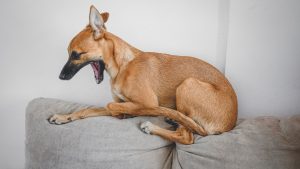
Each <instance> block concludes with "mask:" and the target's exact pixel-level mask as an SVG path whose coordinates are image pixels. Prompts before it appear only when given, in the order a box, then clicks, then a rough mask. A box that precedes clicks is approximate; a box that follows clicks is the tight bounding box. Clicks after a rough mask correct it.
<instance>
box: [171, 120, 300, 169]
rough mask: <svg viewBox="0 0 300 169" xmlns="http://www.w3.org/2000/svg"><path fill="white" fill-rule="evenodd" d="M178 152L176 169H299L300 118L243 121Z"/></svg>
mask: <svg viewBox="0 0 300 169" xmlns="http://www.w3.org/2000/svg"><path fill="white" fill-rule="evenodd" d="M176 149H177V151H176V154H174V157H173V158H174V161H173V168H175V169H199V168H205V169H216V168H224V169H243V168H246V169H248V168H249V169H277V168H278V169H299V168H300V115H299V116H294V117H293V118H289V119H281V120H279V119H276V118H274V117H259V118H256V119H251V120H250V119H249V120H240V121H239V122H238V125H237V127H236V128H235V129H234V130H232V131H230V132H226V133H223V134H221V135H212V136H207V137H200V136H196V138H195V144H193V145H180V144H177V145H176Z"/></svg>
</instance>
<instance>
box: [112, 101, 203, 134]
mask: <svg viewBox="0 0 300 169" xmlns="http://www.w3.org/2000/svg"><path fill="white" fill-rule="evenodd" d="M107 108H108V110H110V111H111V112H112V113H113V116H115V115H118V114H119V113H122V112H126V114H130V115H135V116H164V117H167V118H170V119H172V120H175V121H177V122H178V123H180V124H181V125H183V126H185V127H186V128H188V129H191V130H192V131H194V132H196V133H198V134H200V135H202V136H206V135H207V133H206V131H205V130H204V129H203V127H202V126H200V125H199V124H197V123H196V122H195V121H194V120H193V119H191V118H190V117H188V116H186V115H184V114H183V113H181V112H179V111H176V110H173V109H170V108H166V107H153V108H144V107H143V106H142V105H140V104H137V103H133V102H123V103H110V104H108V106H107Z"/></svg>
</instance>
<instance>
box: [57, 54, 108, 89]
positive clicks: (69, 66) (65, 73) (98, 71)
mask: <svg viewBox="0 0 300 169" xmlns="http://www.w3.org/2000/svg"><path fill="white" fill-rule="evenodd" d="M88 64H90V65H91V66H92V68H93V71H94V75H95V80H96V83H97V84H99V83H100V82H102V80H103V72H104V69H105V64H104V62H103V61H102V60H98V61H89V62H86V63H82V64H78V65H76V64H73V63H72V62H71V60H70V59H69V60H68V62H67V63H66V64H65V66H64V67H63V69H62V70H61V73H60V75H59V78H60V79H61V80H70V79H71V78H72V77H73V76H74V75H75V74H76V73H77V72H78V71H79V70H80V69H81V68H83V67H84V66H86V65H88Z"/></svg>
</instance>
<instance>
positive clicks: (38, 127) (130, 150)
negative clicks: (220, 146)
mask: <svg viewBox="0 0 300 169" xmlns="http://www.w3.org/2000/svg"><path fill="white" fill-rule="evenodd" d="M87 107H89V106H87V105H82V104H76V103H70V102H66V101H61V100H57V99H46V98H38V99H35V100H33V101H31V102H30V103H29V105H28V107H27V110H26V168H27V169H39V168H40V169H53V168H59V169H83V168H85V169H101V168H103V169H119V168H123V169H127V168H128V169H135V168H136V169H143V168H144V169H160V168H171V160H172V148H173V147H174V144H172V143H171V142H169V141H166V140H164V139H162V138H160V137H158V136H154V135H147V134H145V133H143V132H142V131H141V130H140V129H139V125H140V123H142V122H144V121H151V122H152V123H154V124H157V125H159V126H163V127H168V125H167V124H166V123H165V122H164V120H163V119H162V118H154V117H135V118H130V119H123V120H119V119H116V118H113V117H107V116H102V117H93V118H87V119H83V120H78V121H74V122H72V123H68V124H64V125H53V124H49V123H48V121H47V118H48V117H49V116H50V115H53V114H55V113H62V114H63V113H71V112H74V111H76V110H80V109H83V108H87Z"/></svg>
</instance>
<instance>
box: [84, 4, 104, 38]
mask: <svg viewBox="0 0 300 169" xmlns="http://www.w3.org/2000/svg"><path fill="white" fill-rule="evenodd" d="M108 17H109V13H107V12H104V13H102V14H100V12H99V11H98V10H97V9H96V8H95V7H94V6H93V5H92V6H91V8H90V19H89V20H90V26H91V27H92V29H93V31H94V39H99V38H101V37H102V36H103V33H102V31H103V29H104V28H105V26H104V23H105V22H106V21H107V20H108Z"/></svg>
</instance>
